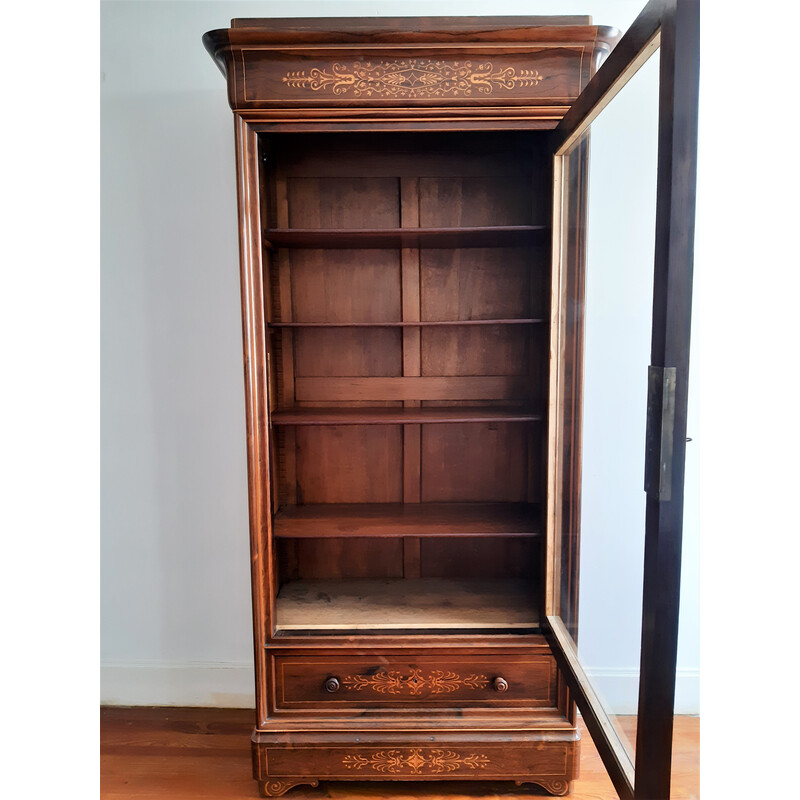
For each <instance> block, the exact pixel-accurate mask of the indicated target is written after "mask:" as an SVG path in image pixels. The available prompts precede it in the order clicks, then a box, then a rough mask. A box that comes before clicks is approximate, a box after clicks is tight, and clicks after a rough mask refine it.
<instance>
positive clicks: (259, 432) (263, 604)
mask: <svg viewBox="0 0 800 800" xmlns="http://www.w3.org/2000/svg"><path fill="white" fill-rule="evenodd" d="M234 124H235V136H236V177H237V191H238V207H239V264H240V276H241V292H242V334H243V343H244V368H245V370H244V378H245V407H246V423H247V467H248V501H249V508H250V550H251V564H252V572H251V581H252V595H253V638H254V646H255V672H256V717H257V724H261V723H262V722H263V721H264V720H265V719H266V717H267V697H266V692H265V685H266V684H265V680H266V672H265V671H266V663H265V656H264V648H263V643H264V640H265V638H266V634H267V627H268V625H269V619H270V610H271V605H272V593H271V592H270V590H269V587H270V585H271V580H272V574H271V573H272V560H271V559H270V558H269V557H268V554H269V553H270V552H271V547H270V546H271V538H272V536H271V517H270V488H269V487H270V458H269V420H268V405H267V402H268V401H267V385H268V384H267V357H266V342H265V327H264V324H265V309H264V287H263V273H262V258H261V255H262V240H261V212H260V208H259V203H260V193H259V169H258V137H257V135H256V133H255V132H254V131H253V130H252V129H251V128H250V127H249V126H248V125H247V123H246V122H245V121H244V120H242V119H241V117H239V116H238V115H236V116H235V117H234Z"/></svg>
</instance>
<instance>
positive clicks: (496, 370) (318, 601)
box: [259, 131, 551, 635]
mask: <svg viewBox="0 0 800 800" xmlns="http://www.w3.org/2000/svg"><path fill="white" fill-rule="evenodd" d="M545 136H546V134H544V133H542V132H536V131H528V132H518V131H514V132H490V133H487V132H474V133H465V132H459V133H458V134H455V135H454V134H448V133H438V132H426V133H397V132H393V133H369V134H359V133H325V134H321V133H305V134H296V133H293V134H280V133H270V134H260V137H259V145H260V157H261V158H260V162H261V192H262V199H263V202H262V203H261V207H262V209H263V219H262V224H263V227H264V238H265V240H266V242H267V244H266V249H265V259H264V265H265V267H264V271H265V292H266V294H267V297H266V299H265V304H266V307H267V309H268V320H267V332H268V336H267V342H268V344H267V346H268V355H269V361H268V364H269V404H270V419H271V429H270V446H271V450H272V453H271V463H272V464H273V470H274V475H273V481H272V496H271V506H272V512H273V518H272V535H273V539H274V546H273V548H272V554H273V555H272V558H273V569H272V573H273V576H274V578H273V585H272V586H271V587H270V591H271V592H272V595H273V597H274V598H275V610H276V615H275V619H276V620H277V621H276V625H275V632H276V633H277V634H278V635H281V634H287V633H299V632H307V633H319V632H326V631H327V632H334V633H341V632H347V631H358V632H359V633H369V632H380V631H381V630H392V631H397V630H410V631H413V632H415V633H428V632H430V633H436V632H437V631H466V632H470V631H479V630H480V631H482V632H487V633H493V632H498V633H502V632H503V631H507V630H514V631H516V632H519V630H521V629H522V630H537V629H538V609H539V604H540V595H541V585H542V575H541V570H542V563H543V547H544V500H545V490H546V486H545V480H546V466H547V463H546V458H547V454H546V398H547V390H548V347H549V339H548V336H549V326H548V320H549V297H550V285H549V284H550V246H551V237H550V227H549V220H550V204H551V197H550V186H551V182H550V174H549V162H548V159H547V158H546V156H545V154H546V148H545V144H546V139H545Z"/></svg>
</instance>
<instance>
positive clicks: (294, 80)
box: [283, 58, 543, 99]
mask: <svg viewBox="0 0 800 800" xmlns="http://www.w3.org/2000/svg"><path fill="white" fill-rule="evenodd" d="M541 80H543V76H542V75H540V74H539V71H538V70H535V69H517V68H516V67H505V68H504V69H496V68H495V67H494V65H493V64H492V63H491V62H485V63H483V64H473V63H472V62H471V61H452V62H448V61H435V60H432V59H427V58H405V59H402V60H400V61H380V62H377V63H374V64H373V63H372V62H370V61H363V62H362V61H356V62H354V63H353V64H350V65H349V66H348V65H346V64H332V65H331V66H330V67H328V68H326V69H319V68H317V67H314V68H313V69H311V70H310V71H309V72H308V74H306V71H305V70H298V71H293V72H287V73H286V75H284V76H283V82H284V83H285V84H286V85H287V86H289V87H291V88H292V89H309V90H310V91H312V92H319V91H323V90H330V91H332V92H333V94H336V95H343V94H352V95H353V96H354V97H372V96H379V97H397V98H408V99H415V98H424V97H447V96H452V97H462V96H469V95H471V94H472V93H473V92H477V93H480V94H491V93H492V92H493V91H494V90H495V89H506V90H511V89H514V88H516V87H526V86H536V85H538V84H539V82H540V81H541Z"/></svg>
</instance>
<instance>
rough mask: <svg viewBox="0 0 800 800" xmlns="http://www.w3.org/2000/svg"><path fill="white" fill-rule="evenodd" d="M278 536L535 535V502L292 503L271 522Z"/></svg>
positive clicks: (536, 519)
mask: <svg viewBox="0 0 800 800" xmlns="http://www.w3.org/2000/svg"><path fill="white" fill-rule="evenodd" d="M272 530H273V533H274V535H275V536H278V537H287V538H320V537H327V536H488V535H502V536H536V535H538V534H539V532H540V528H539V507H538V506H537V505H535V504H531V503H363V504H362V503H359V504H354V503H339V504H330V505H300V506H295V505H289V506H284V507H283V508H281V509H280V510H279V511H278V513H277V514H276V515H275V518H274V521H273V523H272Z"/></svg>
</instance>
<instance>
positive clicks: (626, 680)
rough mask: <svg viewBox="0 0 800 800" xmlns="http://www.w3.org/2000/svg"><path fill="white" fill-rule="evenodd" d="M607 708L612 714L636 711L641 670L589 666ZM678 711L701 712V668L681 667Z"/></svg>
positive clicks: (596, 687) (588, 673) (677, 677)
mask: <svg viewBox="0 0 800 800" xmlns="http://www.w3.org/2000/svg"><path fill="white" fill-rule="evenodd" d="M586 674H587V675H588V676H589V677H590V678H591V679H592V683H593V684H594V686H595V689H596V690H597V692H598V695H600V698H601V700H602V701H603V703H604V705H605V707H606V708H607V709H608V710H609V711H610V712H611V713H612V714H635V713H636V710H637V706H638V703H639V671H638V670H635V669H613V668H606V669H598V668H595V669H587V670H586ZM675 713H676V714H699V713H700V670H699V669H679V670H678V674H677V676H676V681H675Z"/></svg>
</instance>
